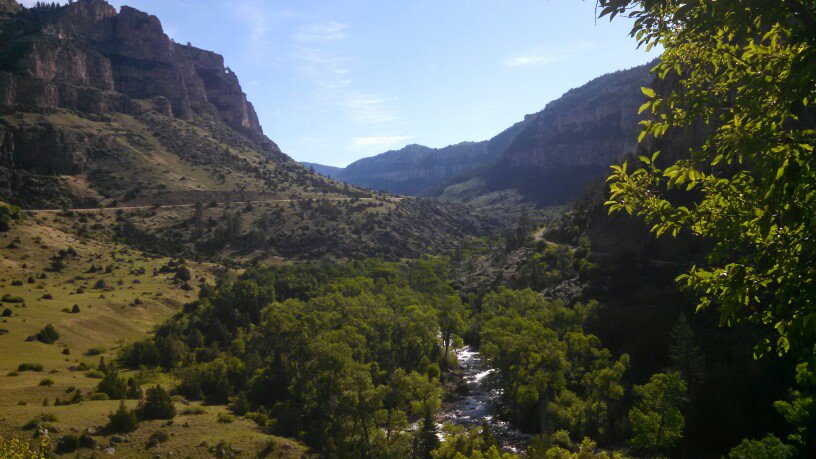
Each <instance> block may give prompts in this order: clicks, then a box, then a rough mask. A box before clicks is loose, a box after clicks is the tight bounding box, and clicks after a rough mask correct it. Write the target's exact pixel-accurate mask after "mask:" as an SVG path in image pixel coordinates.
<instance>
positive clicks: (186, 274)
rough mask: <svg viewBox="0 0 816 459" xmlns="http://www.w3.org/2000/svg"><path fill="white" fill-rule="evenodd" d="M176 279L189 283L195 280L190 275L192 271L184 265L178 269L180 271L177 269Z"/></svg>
mask: <svg viewBox="0 0 816 459" xmlns="http://www.w3.org/2000/svg"><path fill="white" fill-rule="evenodd" d="M174 277H175V278H176V279H178V280H180V281H182V282H187V281H189V280H190V279H192V278H193V276H192V275H191V274H190V270H189V269H188V268H187V267H186V266H184V265H181V266H179V267H178V269H176V275H175V276H174Z"/></svg>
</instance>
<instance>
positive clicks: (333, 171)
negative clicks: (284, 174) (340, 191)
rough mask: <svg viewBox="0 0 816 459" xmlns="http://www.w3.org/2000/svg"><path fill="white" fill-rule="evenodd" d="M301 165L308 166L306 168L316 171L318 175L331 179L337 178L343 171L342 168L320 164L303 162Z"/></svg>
mask: <svg viewBox="0 0 816 459" xmlns="http://www.w3.org/2000/svg"><path fill="white" fill-rule="evenodd" d="M300 164H302V165H304V166H306V168H308V169H311V170H313V171H315V172H316V173H318V174H320V175H322V176H324V177H329V178H335V177H337V174H339V173H340V171H342V170H343V168H342V167H334V166H326V165H323V164H318V163H308V162H305V161H301V162H300Z"/></svg>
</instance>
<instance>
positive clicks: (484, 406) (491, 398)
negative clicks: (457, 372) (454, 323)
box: [437, 346, 529, 452]
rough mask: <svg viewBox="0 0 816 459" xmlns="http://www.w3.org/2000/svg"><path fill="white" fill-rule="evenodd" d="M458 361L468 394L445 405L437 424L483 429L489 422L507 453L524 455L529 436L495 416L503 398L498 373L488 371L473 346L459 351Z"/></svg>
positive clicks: (493, 370)
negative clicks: (481, 426)
mask: <svg viewBox="0 0 816 459" xmlns="http://www.w3.org/2000/svg"><path fill="white" fill-rule="evenodd" d="M456 359H457V360H458V361H459V366H460V368H461V370H462V374H463V378H464V381H465V383H466V384H467V387H468V393H467V395H465V396H463V397H462V398H460V399H459V400H456V401H453V402H450V403H446V404H445V405H444V406H443V407H442V411H441V413H440V414H439V416H438V418H437V419H438V421H439V422H440V423H446V422H447V423H452V424H458V425H462V426H465V427H475V426H480V425H482V421H487V423H488V424H489V425H490V428H491V429H492V431H493V434H494V435H495V436H496V439H497V440H499V443H501V445H502V448H503V449H504V450H505V451H510V452H522V451H524V450H525V449H526V445H527V443H528V441H529V436H528V435H526V434H524V433H522V432H519V431H518V430H516V429H514V428H513V426H511V425H510V423H508V422H507V421H503V420H501V419H498V418H497V416H496V413H497V412H498V404H499V401H500V399H501V395H502V393H501V389H500V388H498V384H497V383H496V382H497V381H496V378H497V377H498V374H497V372H496V370H495V369H493V368H489V367H488V366H487V364H486V363H485V362H484V360H483V359H482V355H481V354H479V352H478V351H477V350H475V349H474V348H472V347H471V346H464V347H461V348H459V349H457V350H456Z"/></svg>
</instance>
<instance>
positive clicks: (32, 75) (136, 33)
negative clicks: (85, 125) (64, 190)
mask: <svg viewBox="0 0 816 459" xmlns="http://www.w3.org/2000/svg"><path fill="white" fill-rule="evenodd" d="M60 110H70V111H71V112H76V113H81V114H82V116H83V117H85V118H89V117H94V116H107V115H112V114H127V115H132V116H142V114H143V112H145V111H146V110H147V111H153V112H156V113H159V114H161V115H164V116H169V117H174V118H178V119H182V120H191V119H192V118H193V117H195V116H203V117H207V118H210V119H213V120H215V121H216V122H221V123H224V124H225V125H227V126H229V127H231V128H233V129H235V130H236V131H238V132H240V133H242V134H244V135H246V136H248V137H249V138H251V139H252V140H253V141H254V142H255V143H256V144H258V145H259V146H260V147H261V149H262V150H264V151H266V152H267V153H268V154H269V155H270V157H274V158H275V159H278V160H280V159H281V157H282V155H280V151H279V150H278V148H277V146H276V145H275V144H274V143H273V142H271V141H270V140H269V139H267V138H266V137H265V136H264V135H263V131H262V129H261V125H260V123H259V121H258V117H257V115H256V113H255V110H254V108H253V107H252V104H251V103H249V101H247V98H246V94H244V92H243V91H242V89H241V85H240V83H239V81H238V78H237V76H236V75H235V74H234V73H233V72H232V71H231V70H229V68H228V67H226V66H225V65H224V58H223V57H222V56H220V55H218V54H216V53H214V52H211V51H205V50H202V49H198V48H195V47H192V46H189V45H187V46H184V45H178V44H176V43H174V42H173V41H172V40H171V39H170V38H169V37H168V36H167V35H166V34H165V33H164V31H163V29H162V25H161V22H160V21H159V19H158V18H156V17H155V16H151V15H149V14H147V13H143V12H141V11H138V10H136V9H133V8H130V7H122V9H121V11H119V12H117V11H116V9H115V8H114V7H113V6H111V5H110V4H108V3H107V2H106V1H104V0H78V1H76V2H74V3H71V4H68V5H65V6H57V7H50V6H49V7H36V8H28V9H27V8H22V7H21V6H20V5H19V4H17V3H16V2H15V1H14V0H0V115H2V114H4V113H5V114H11V113H20V112H24V113H36V114H40V115H42V116H41V117H40V119H39V120H37V121H36V122H35V123H32V122H30V121H25V122H19V120H17V121H14V120H0V130H3V131H4V134H3V136H4V138H8V139H13V142H11V143H9V144H8V145H11V146H8V147H6V150H8V151H7V152H6V153H5V154H4V155H3V158H2V159H0V166H6V167H16V168H19V169H24V170H27V171H31V172H34V173H38V174H41V173H45V174H76V173H81V172H83V171H85V170H86V169H87V165H88V164H89V162H90V159H89V158H90V157H91V156H92V155H93V154H94V152H95V151H100V150H105V149H106V145H108V146H109V145H110V139H106V138H104V136H96V137H95V136H94V134H93V132H92V131H88V130H85V132H81V131H82V130H81V129H77V128H76V126H75V125H70V124H65V123H60V122H58V120H59V116H58V115H55V113H58V112H59V111H60ZM45 118H48V119H45ZM55 119H56V120H57V122H55Z"/></svg>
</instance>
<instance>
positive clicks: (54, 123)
mask: <svg viewBox="0 0 816 459" xmlns="http://www.w3.org/2000/svg"><path fill="white" fill-rule="evenodd" d="M0 197H2V198H3V199H5V200H6V201H8V202H10V203H12V204H16V205H19V206H21V207H23V208H26V209H59V208H66V207H67V208H88V207H114V208H117V209H118V210H119V211H118V213H117V215H116V217H117V218H116V219H113V218H111V219H107V220H106V222H108V223H111V225H112V226H110V227H108V228H106V229H105V231H100V233H104V234H105V235H106V237H108V236H109V235H110V234H113V235H115V236H117V237H121V238H124V240H125V241H126V242H130V243H136V244H138V245H140V246H143V247H146V248H151V249H157V248H160V249H161V251H162V253H168V254H169V253H175V254H185V255H188V256H196V255H201V256H215V255H225V254H229V255H230V256H241V257H243V256H244V255H246V254H250V253H253V254H254V255H253V257H261V258H267V257H277V256H282V255H283V256H287V257H306V256H308V254H320V255H330V256H354V255H361V254H362V255H374V254H378V255H382V256H386V257H392V258H393V257H401V256H409V255H411V254H418V253H421V252H423V251H426V250H429V249H432V248H434V247H435V246H436V245H437V243H441V242H444V244H443V245H444V246H447V245H448V244H449V242H446V241H451V240H456V239H458V238H459V237H463V236H466V235H468V234H472V233H471V232H472V231H476V233H480V232H483V231H489V230H490V229H491V228H492V225H491V224H490V223H487V224H486V223H485V222H484V221H482V220H480V219H479V217H477V216H473V215H469V214H467V212H465V211H464V210H463V209H456V208H454V207H450V206H444V205H440V204H432V203H418V202H414V201H405V202H398V200H394V199H392V198H391V197H389V196H386V195H383V194H378V193H372V192H369V191H364V190H361V189H357V188H353V187H350V186H348V185H346V184H341V183H338V182H335V181H333V180H330V179H328V178H327V177H324V176H321V175H318V174H316V173H314V172H312V171H310V170H309V169H307V168H306V167H303V166H302V165H300V164H298V163H297V162H295V161H293V160H292V159H291V158H289V157H288V156H286V155H285V154H283V153H282V152H281V151H280V149H279V148H278V146H277V145H276V144H275V143H274V142H272V141H271V140H270V139H269V138H267V137H266V136H265V135H264V133H263V130H262V128H261V126H260V123H259V121H258V117H257V115H256V113H255V110H254V108H253V106H252V104H251V103H250V102H249V101H248V100H247V97H246V95H245V94H244V92H243V90H242V89H241V85H240V83H239V81H238V78H237V76H236V75H235V74H234V73H233V72H232V71H231V70H230V69H229V67H226V66H225V64H224V58H223V57H222V56H220V55H218V54H216V53H214V52H211V51H206V50H202V49H199V48H195V47H193V46H191V45H189V44H187V45H179V44H177V43H175V42H173V41H172V40H171V39H170V38H169V37H168V36H167V35H166V34H165V33H164V32H163V29H162V26H161V23H160V21H159V19H158V18H156V17H155V16H150V15H149V14H147V13H143V12H141V11H138V10H135V9H133V8H130V7H122V8H121V10H120V11H118V12H117V11H116V9H115V8H113V7H112V6H111V5H109V4H108V3H107V2H105V1H104V0H79V1H77V2H74V3H71V4H68V5H65V6H41V7H35V8H21V7H20V6H19V5H17V4H16V3H15V2H14V1H12V0H4V2H3V3H2V4H0ZM359 200H362V205H356V204H357V203H358V201H359ZM352 201H353V202H352ZM260 203H263V204H264V205H259V204H260ZM313 203H320V205H317V204H315V205H314V206H313ZM151 206H165V207H162V209H161V211H159V212H157V211H152V212H151V211H149V210H148V209H146V208H149V207H151ZM196 206H198V207H196ZM204 206H206V209H205V210H204V211H200V212H194V210H195V209H200V208H203V207H204ZM230 206H232V207H236V208H242V209H244V210H242V211H241V214H242V218H238V219H236V218H233V219H232V220H231V221H229V222H228V221H227V219H226V218H220V217H224V216H226V215H227V214H228V213H230V212H232V210H231V209H230ZM312 207H315V208H319V209H320V212H311V211H309V210H308V209H311V208H312ZM330 207H331V208H332V209H329V208H330ZM271 208H277V209H278V210H276V211H275V212H274V213H273V214H274V216H275V217H274V218H272V217H270V216H269V215H268V214H267V213H263V212H266V210H268V209H271ZM261 209H265V210H263V211H262V210H261ZM297 209H302V210H301V211H297ZM383 210H386V211H388V210H396V211H395V212H394V213H389V212H385V213H383ZM137 211H138V213H139V216H138V218H135V217H134V218H133V219H130V220H129V219H128V216H129V215H130V214H132V213H137ZM188 211H189V212H188ZM426 211H427V212H430V214H431V215H433V216H432V217H429V218H427V219H424V218H422V217H421V216H419V215H418V213H420V212H426ZM188 213H189V215H188ZM192 213H194V214H195V216H200V217H203V218H205V219H204V220H203V223H202V222H201V221H199V220H196V219H192V220H191V218H192ZM109 214H110V215H113V213H112V212H110V213H109ZM383 215H386V216H388V217H383ZM290 217H291V218H290ZM196 218H197V217H196ZM270 218H272V220H270ZM282 218H283V220H282ZM207 219H209V220H207ZM262 220H263V221H265V222H272V223H271V224H268V225H267V224H264V225H263V226H261V227H258V226H256V223H257V222H259V221H262ZM423 220H425V221H426V223H429V224H438V225H440V226H438V227H428V226H427V225H423V227H419V226H418V224H417V222H419V221H423ZM230 222H231V223H230ZM364 222H373V223H371V224H374V226H367V225H364ZM377 222H379V223H377ZM125 223H128V224H127V225H126V224H125ZM330 223H331V224H332V225H334V228H335V230H337V231H328V230H327V229H326V228H325V227H326V225H328V224H330ZM460 223H461V226H460ZM196 225H199V226H201V225H203V227H204V228H203V229H202V228H200V227H199V226H196ZM377 225H382V228H381V230H382V231H384V232H386V233H388V234H391V235H392V236H393V235H398V236H394V237H397V238H399V237H403V236H404V239H400V240H399V241H398V242H399V243H394V244H389V245H387V246H379V245H378V242H377V241H378V240H379V236H377V233H376V231H374V230H373V228H375V227H377ZM227 226H229V228H227ZM369 228H371V231H368V229H369ZM168 234H170V235H171V236H172V238H173V239H167V238H168V237H171V236H168ZM227 237H228V238H229V239H230V241H229V244H227V242H225V238H227ZM239 240H240V241H242V242H241V243H238V241H239ZM302 241H309V242H308V243H305V242H302ZM360 241H362V242H360ZM205 247H206V250H205V249H204V248H205ZM301 249H302V250H301ZM258 251H260V253H258Z"/></svg>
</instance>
